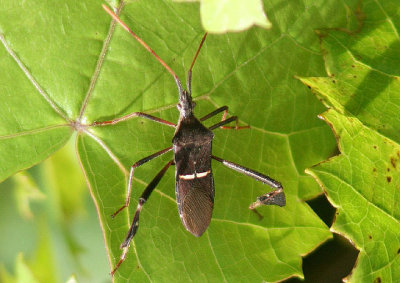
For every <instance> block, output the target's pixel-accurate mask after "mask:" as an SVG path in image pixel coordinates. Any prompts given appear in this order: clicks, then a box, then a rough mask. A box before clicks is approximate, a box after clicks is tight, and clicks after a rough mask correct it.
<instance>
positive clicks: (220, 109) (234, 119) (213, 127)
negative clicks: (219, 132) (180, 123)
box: [200, 106, 250, 130]
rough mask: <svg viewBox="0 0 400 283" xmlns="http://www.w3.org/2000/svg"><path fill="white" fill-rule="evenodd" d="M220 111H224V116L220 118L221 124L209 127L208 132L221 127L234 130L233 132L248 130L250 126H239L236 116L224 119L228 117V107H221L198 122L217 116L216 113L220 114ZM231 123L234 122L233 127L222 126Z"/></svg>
mask: <svg viewBox="0 0 400 283" xmlns="http://www.w3.org/2000/svg"><path fill="white" fill-rule="evenodd" d="M222 111H224V115H223V116H222V119H221V122H219V123H217V124H215V125H213V126H211V127H210V128H209V129H210V130H213V129H216V128H219V127H221V129H235V130H241V129H248V128H250V126H239V120H238V118H237V117H236V116H233V117H230V118H228V119H226V115H228V106H222V107H220V108H218V109H216V110H214V111H213V112H211V113H209V114H207V115H206V116H204V117H201V118H200V121H205V120H207V119H209V118H211V117H213V116H215V115H217V114H218V113H220V112H222ZM225 121H229V122H225ZM232 121H236V124H235V127H226V126H223V125H225V124H228V123H230V122H232Z"/></svg>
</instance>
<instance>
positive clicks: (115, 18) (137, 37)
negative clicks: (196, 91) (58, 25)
mask: <svg viewBox="0 0 400 283" xmlns="http://www.w3.org/2000/svg"><path fill="white" fill-rule="evenodd" d="M102 6H103V9H104V10H105V11H106V12H107V13H108V14H109V15H110V16H111V17H112V18H113V19H114V20H115V21H116V22H118V23H119V24H120V25H121V26H122V27H123V28H124V29H125V30H126V31H127V32H129V33H130V34H131V35H132V36H133V37H134V38H135V39H136V40H137V41H138V42H139V43H140V44H141V45H142V46H143V47H144V48H146V49H147V51H149V52H150V53H151V54H153V55H154V57H156V59H157V60H158V62H160V63H161V65H163V66H164V68H165V69H167V71H168V72H170V74H171V75H172V76H173V77H174V79H175V82H176V85H177V87H178V90H179V94H180V95H181V94H182V92H183V89H182V84H181V81H180V80H179V78H178V76H177V75H176V74H175V72H174V71H173V70H172V69H171V68H170V67H169V66H168V65H167V63H165V62H164V61H163V60H162V59H161V58H160V57H159V56H158V55H157V54H156V53H155V52H154V50H153V49H151V48H150V46H148V45H147V44H146V43H145V42H144V41H143V40H142V39H141V38H140V37H139V36H137V34H136V33H134V32H133V31H132V30H131V29H130V28H129V27H128V26H127V25H126V24H125V23H124V22H123V21H122V20H121V19H120V18H119V17H118V16H117V15H116V14H115V13H114V12H113V11H111V9H110V8H108V7H107V6H106V5H104V4H102ZM197 53H198V52H197ZM196 57H197V54H196ZM195 59H196V58H195ZM193 63H194V62H193ZM193 63H192V66H193Z"/></svg>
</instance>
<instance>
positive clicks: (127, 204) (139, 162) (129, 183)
mask: <svg viewBox="0 0 400 283" xmlns="http://www.w3.org/2000/svg"><path fill="white" fill-rule="evenodd" d="M171 149H172V146H170V147H167V148H166V149H163V150H160V151H158V152H156V153H153V154H152V155H149V156H147V157H145V158H143V159H140V160H139V161H137V162H136V163H135V164H133V165H132V166H131V171H130V173H129V182H128V192H127V194H126V200H125V204H124V205H123V206H121V208H120V209H118V210H117V211H116V212H114V213H113V214H112V215H111V217H112V218H114V217H115V216H116V215H117V214H118V213H120V212H121V211H122V210H123V209H124V208H125V207H128V206H129V201H130V199H131V190H132V180H133V172H134V171H135V168H137V167H139V166H141V165H143V164H145V163H146V162H148V161H150V160H153V159H154V158H156V157H158V156H160V155H163V154H164V153H167V152H168V151H170V150H171Z"/></svg>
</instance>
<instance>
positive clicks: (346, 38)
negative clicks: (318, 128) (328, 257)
mask: <svg viewBox="0 0 400 283" xmlns="http://www.w3.org/2000/svg"><path fill="white" fill-rule="evenodd" d="M395 3H396V1H384V3H378V2H371V3H369V4H368V5H365V6H362V7H360V8H359V10H358V16H357V19H358V28H357V29H355V30H343V29H342V30H338V29H336V30H335V29H328V30H324V31H321V32H319V35H320V37H321V48H322V51H323V53H324V56H325V64H326V69H327V73H328V74H329V77H308V78H301V80H302V81H303V82H304V83H305V84H307V85H308V86H309V87H310V88H311V89H312V90H313V92H314V93H316V95H317V96H318V97H320V98H321V99H322V100H323V101H324V103H325V104H326V105H327V106H328V107H329V108H332V109H330V110H329V111H328V112H327V113H325V114H323V115H322V117H323V119H325V120H326V121H327V123H329V124H330V126H331V127H332V129H333V131H334V133H335V135H336V138H337V140H338V143H339V149H340V155H339V156H337V157H334V158H331V159H329V160H328V161H326V162H323V163H321V164H320V165H318V166H316V167H313V168H311V169H309V170H308V173H309V174H311V175H313V176H314V177H315V178H316V179H317V181H318V182H319V183H320V184H321V186H322V187H323V188H324V190H325V191H326V194H327V195H328V199H329V200H330V201H331V202H332V204H333V205H334V206H336V207H337V209H338V210H337V217H336V221H335V223H334V225H333V226H332V230H333V231H336V232H338V233H341V234H343V235H345V236H346V237H347V238H349V239H350V240H351V241H353V242H354V244H355V245H356V247H357V248H358V249H360V254H359V259H358V262H357V265H356V267H355V269H354V270H353V272H352V275H351V276H350V281H352V282H393V281H398V280H399V278H400V275H399V274H400V256H399V254H400V233H399V231H400V192H399V190H400V179H399V176H400V174H399V173H400V166H399V165H400V116H399V113H400V80H399V75H400V68H399V64H398V63H399V58H398V54H399V51H400V44H399V39H398V31H397V30H396V28H395V27H396V26H397V25H399V24H400V18H399V16H398V15H395V14H393V13H394V10H393V7H394V6H395V5H396V4H395ZM394 54H397V55H394Z"/></svg>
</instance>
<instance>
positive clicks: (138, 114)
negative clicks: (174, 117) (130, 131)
mask: <svg viewBox="0 0 400 283" xmlns="http://www.w3.org/2000/svg"><path fill="white" fill-rule="evenodd" d="M134 117H143V118H146V119H149V120H151V121H154V122H157V123H160V124H164V125H167V126H170V127H173V128H175V127H176V125H175V124H174V123H172V122H169V121H166V120H163V119H161V118H158V117H154V116H151V115H149V114H146V113H143V112H133V113H131V114H128V115H125V116H123V117H120V118H117V119H114V120H111V121H104V122H93V123H92V124H91V125H90V126H106V125H114V124H117V123H119V122H123V121H126V120H129V119H131V118H134Z"/></svg>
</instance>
